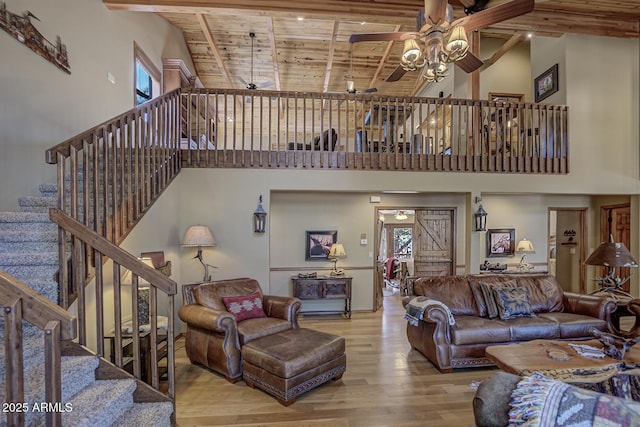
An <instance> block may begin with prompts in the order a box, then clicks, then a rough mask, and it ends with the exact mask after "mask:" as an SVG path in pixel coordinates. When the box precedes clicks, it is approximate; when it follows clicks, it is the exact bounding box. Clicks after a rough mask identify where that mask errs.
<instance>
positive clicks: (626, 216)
mask: <svg viewBox="0 0 640 427" xmlns="http://www.w3.org/2000/svg"><path fill="white" fill-rule="evenodd" d="M600 221H601V224H600V241H601V242H608V241H609V238H610V236H613V241H614V242H622V243H624V245H625V246H626V247H627V249H629V246H630V244H631V207H630V206H629V205H618V206H603V207H602V208H601V213H600ZM606 274H607V269H606V268H605V267H603V268H602V272H601V276H603V275H606ZM629 274H631V271H630V269H629V268H618V269H617V270H616V276H618V277H628V276H629ZM622 289H624V291H625V292H629V282H627V283H625V284H624V285H622Z"/></svg>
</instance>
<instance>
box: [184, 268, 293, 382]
mask: <svg viewBox="0 0 640 427" xmlns="http://www.w3.org/2000/svg"><path fill="white" fill-rule="evenodd" d="M256 291H257V292H259V293H260V295H262V308H263V310H264V313H265V314H266V317H260V318H251V319H246V320H243V321H241V322H236V319H235V317H234V316H233V315H232V314H231V313H230V312H229V311H227V308H226V306H225V304H224V301H223V299H222V298H223V297H229V296H239V295H249V294H252V293H254V292H256ZM182 294H183V298H184V305H183V306H182V307H180V310H179V312H178V315H179V316H180V319H182V320H183V321H184V322H186V324H187V334H186V340H185V348H186V351H187V356H188V357H189V360H190V361H191V363H195V364H200V365H204V366H206V367H208V368H210V369H213V370H214V371H216V372H219V373H220V374H222V375H224V376H225V377H226V378H227V380H229V381H230V382H236V381H239V380H241V379H242V355H241V348H242V346H243V345H244V344H246V343H248V342H250V341H252V340H255V339H258V338H261V337H264V336H267V335H272V334H276V333H278V332H282V331H286V330H288V329H297V328H298V312H299V311H300V308H301V306H302V305H301V301H300V300H299V299H298V298H294V297H284V296H273V295H264V294H263V293H262V289H261V288H260V285H259V284H258V282H257V281H256V280H255V279H249V278H239V279H230V280H220V281H213V282H205V283H200V284H191V285H184V286H183V288H182Z"/></svg>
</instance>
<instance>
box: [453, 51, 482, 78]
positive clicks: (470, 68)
mask: <svg viewBox="0 0 640 427" xmlns="http://www.w3.org/2000/svg"><path fill="white" fill-rule="evenodd" d="M455 64H456V65H457V66H458V67H460V69H462V71H464V72H465V73H472V72H474V71H475V70H477V69H478V68H480V67H482V60H481V59H480V58H478V57H477V56H475V55H474V54H473V53H471V52H467V54H466V55H465V56H464V58H462V59H458V60H457V61H456V62H455Z"/></svg>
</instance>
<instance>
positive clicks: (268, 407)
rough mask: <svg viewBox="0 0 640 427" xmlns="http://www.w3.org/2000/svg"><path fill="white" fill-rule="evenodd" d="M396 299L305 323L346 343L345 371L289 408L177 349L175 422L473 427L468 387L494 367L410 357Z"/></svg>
mask: <svg viewBox="0 0 640 427" xmlns="http://www.w3.org/2000/svg"><path fill="white" fill-rule="evenodd" d="M403 315H404V310H403V309H402V304H401V303H400V297H398V296H392V297H386V298H385V300H384V308H383V310H380V311H378V312H377V313H357V312H356V313H353V316H352V319H351V320H347V319H344V318H341V317H338V316H313V317H312V316H305V317H304V318H302V319H301V320H300V324H301V326H302V327H305V328H312V329H317V330H320V331H324V332H328V333H332V334H337V335H340V336H343V337H344V338H345V339H346V347H347V371H346V372H345V374H344V376H343V377H342V379H341V380H339V381H331V382H329V383H326V384H324V385H322V386H320V387H318V388H316V389H314V390H311V391H310V392H308V393H306V394H304V395H302V396H300V397H298V400H297V401H296V402H295V403H294V404H293V405H291V406H289V407H284V406H281V405H280V404H279V403H278V402H277V401H276V400H275V399H274V398H273V397H271V396H270V395H268V394H266V393H264V392H262V391H260V390H257V389H250V388H248V387H247V386H246V384H245V383H244V382H239V383H236V384H231V383H229V382H227V381H226V380H225V379H224V378H223V377H222V376H220V375H218V374H216V373H214V372H212V371H209V370H207V369H205V368H202V367H200V366H195V365H192V364H191V363H190V362H189V359H188V358H187V356H186V354H185V350H184V339H180V340H178V341H177V343H176V348H177V356H176V418H177V423H178V425H179V426H180V427H185V426H196V425H197V426H213V425H227V426H275V427H285V426H286V427H289V426H296V427H297V426H310V427H317V426H331V427H334V426H394V427H397V426H424V425H429V426H432V427H437V426H443V427H444V426H446V427H452V426H463V427H469V426H473V425H474V421H473V410H472V406H471V401H472V399H473V394H474V391H473V390H472V389H471V388H470V387H469V385H470V383H472V382H474V381H481V380H483V379H485V378H487V377H489V376H490V375H491V374H492V373H494V372H496V370H497V369H496V368H486V369H468V370H457V371H455V372H454V373H452V374H440V373H439V372H438V371H437V370H436V369H435V368H434V367H433V365H432V364H431V363H429V362H428V361H427V360H426V359H425V358H424V357H423V356H422V355H421V354H420V353H418V352H416V351H415V350H410V347H409V343H408V341H407V338H406V333H405V326H406V322H405V321H404V320H403Z"/></svg>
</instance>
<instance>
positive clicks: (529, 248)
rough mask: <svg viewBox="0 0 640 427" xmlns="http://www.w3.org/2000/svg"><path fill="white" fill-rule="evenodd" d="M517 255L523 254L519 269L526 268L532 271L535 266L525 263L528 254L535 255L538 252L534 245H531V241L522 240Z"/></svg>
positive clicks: (517, 247)
mask: <svg viewBox="0 0 640 427" xmlns="http://www.w3.org/2000/svg"><path fill="white" fill-rule="evenodd" d="M516 253H517V254H518V255H520V254H522V258H520V265H519V266H518V268H526V269H532V268H533V266H532V265H530V264H526V263H525V262H524V257H526V256H527V254H535V253H536V250H535V249H534V248H533V243H531V241H530V240H527V239H522V240H520V241H519V242H518V244H517V245H516Z"/></svg>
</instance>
